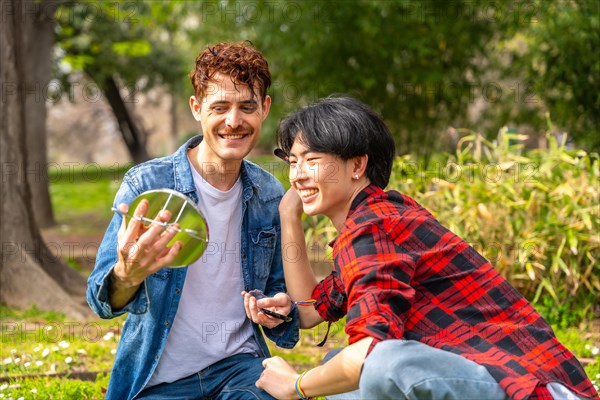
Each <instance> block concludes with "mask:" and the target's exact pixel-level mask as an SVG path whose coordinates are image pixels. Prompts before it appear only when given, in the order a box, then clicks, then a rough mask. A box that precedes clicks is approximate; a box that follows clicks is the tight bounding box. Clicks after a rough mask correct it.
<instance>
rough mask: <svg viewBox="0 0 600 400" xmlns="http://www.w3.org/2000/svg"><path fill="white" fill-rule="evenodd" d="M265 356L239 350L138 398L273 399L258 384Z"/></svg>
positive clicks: (175, 399)
mask: <svg viewBox="0 0 600 400" xmlns="http://www.w3.org/2000/svg"><path fill="white" fill-rule="evenodd" d="M263 360H264V358H262V357H255V356H253V355H250V354H236V355H234V356H231V357H228V358H226V359H224V360H221V361H219V362H217V363H215V364H213V365H211V366H210V367H206V368H205V369H203V370H202V371H200V372H198V373H196V374H193V375H190V376H188V377H187V378H183V379H180V380H178V381H175V382H172V383H162V384H160V385H156V386H152V387H150V388H148V389H145V390H143V391H142V392H141V393H140V394H139V395H138V396H137V397H136V399H149V400H154V399H156V400H160V399H164V400H166V399H169V400H184V399H185V400H188V399H214V400H217V399H218V400H246V399H273V397H271V396H270V395H269V394H268V393H267V392H265V391H264V390H262V389H259V388H257V387H256V385H255V384H256V381H257V380H258V378H259V376H260V374H261V373H262V371H263V366H262V361H263Z"/></svg>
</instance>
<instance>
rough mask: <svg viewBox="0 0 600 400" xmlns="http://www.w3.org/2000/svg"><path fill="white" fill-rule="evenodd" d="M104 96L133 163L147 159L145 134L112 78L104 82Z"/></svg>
mask: <svg viewBox="0 0 600 400" xmlns="http://www.w3.org/2000/svg"><path fill="white" fill-rule="evenodd" d="M92 78H93V76H92ZM104 95H105V96H106V99H107V100H108V104H109V105H110V107H111V108H112V110H113V113H114V115H115V117H116V118H117V122H118V123H119V129H120V131H121V135H122V136H123V140H124V141H125V145H126V146H127V149H128V150H129V154H130V155H131V158H132V159H133V162H134V163H136V164H138V163H141V162H144V161H146V160H148V159H149V156H148V152H147V151H146V133H145V132H144V131H143V130H142V129H141V128H139V127H138V125H137V124H136V123H135V121H134V119H133V117H132V116H131V113H130V112H129V110H128V109H127V107H126V105H125V101H124V100H123V97H121V92H120V91H119V86H118V85H117V82H115V79H114V78H113V77H112V76H109V77H108V78H106V79H105V80H104Z"/></svg>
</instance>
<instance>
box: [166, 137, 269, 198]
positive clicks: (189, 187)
mask: <svg viewBox="0 0 600 400" xmlns="http://www.w3.org/2000/svg"><path fill="white" fill-rule="evenodd" d="M202 139H203V136H201V135H200V136H194V137H193V138H191V139H189V140H188V141H187V142H186V143H185V144H184V145H183V146H181V147H180V148H179V149H178V150H177V152H175V154H174V155H173V167H174V170H175V171H174V178H175V190H177V191H178V192H181V193H184V194H186V195H188V196H191V197H192V198H193V200H194V201H196V202H197V201H198V195H197V194H196V186H195V185H194V179H193V177H192V170H191V168H192V166H191V164H190V163H189V161H188V159H187V151H188V150H190V149H193V148H194V147H196V146H198V145H199V144H200V143H201V142H202ZM248 163H249V161H246V160H242V165H241V170H240V174H241V179H242V187H243V192H242V200H243V201H244V202H247V201H249V200H250V199H251V198H252V196H253V195H254V190H256V191H257V192H258V191H260V186H261V185H260V179H259V177H258V176H257V175H258V174H257V173H256V171H254V170H253V169H251V168H248Z"/></svg>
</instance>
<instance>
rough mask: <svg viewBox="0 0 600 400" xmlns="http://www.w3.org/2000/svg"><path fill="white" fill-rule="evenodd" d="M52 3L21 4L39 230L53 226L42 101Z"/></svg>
mask: <svg viewBox="0 0 600 400" xmlns="http://www.w3.org/2000/svg"><path fill="white" fill-rule="evenodd" d="M56 7H57V3H56V2H48V3H45V4H44V7H43V9H42V8H41V7H39V3H37V2H36V1H33V0H28V1H26V2H25V10H26V12H28V14H27V15H26V17H27V18H25V19H24V20H23V24H24V26H23V28H24V30H25V31H26V32H28V34H27V35H26V36H25V38H23V39H24V40H25V43H24V44H25V48H24V52H23V56H24V58H25V63H24V66H23V67H24V68H25V70H26V72H25V89H26V91H25V98H26V100H25V101H26V105H25V109H26V110H27V124H26V130H27V132H26V136H25V137H26V144H27V154H28V157H27V170H26V172H27V180H28V181H29V186H30V187H31V195H32V200H33V212H34V216H35V221H36V222H37V224H38V225H39V226H40V227H41V228H46V227H49V226H52V225H54V224H55V221H54V213H53V212H52V202H51V200H50V190H49V182H48V168H47V165H48V160H47V146H46V141H47V140H46V137H47V135H46V98H47V96H48V83H49V82H50V73H51V63H50V60H51V59H52V49H53V46H54V27H55V21H54V19H53V16H54V12H55V10H56Z"/></svg>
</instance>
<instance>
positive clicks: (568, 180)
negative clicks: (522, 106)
mask: <svg viewBox="0 0 600 400" xmlns="http://www.w3.org/2000/svg"><path fill="white" fill-rule="evenodd" d="M524 139H525V137H524V136H523V135H518V134H514V133H507V131H506V130H502V131H501V132H500V134H499V136H498V139H497V141H495V142H490V141H487V140H485V139H484V138H483V137H482V136H481V135H479V134H475V133H472V132H470V133H469V134H468V135H466V136H465V137H463V138H462V139H461V141H460V145H459V148H458V150H457V152H456V155H454V156H453V157H450V158H449V159H448V161H447V162H446V164H445V165H444V164H437V165H433V166H430V167H429V168H428V169H427V170H426V171H423V170H421V169H420V168H419V165H418V164H415V163H414V162H413V161H412V160H411V158H410V157H409V156H405V157H402V158H399V159H398V161H397V163H396V169H395V173H394V174H393V179H392V180H391V182H390V186H389V187H390V188H394V189H398V190H400V191H402V192H404V193H406V194H408V195H410V196H412V197H414V198H415V199H416V200H417V201H418V202H419V203H421V204H422V205H423V206H425V207H426V208H427V209H429V210H430V211H431V212H433V214H434V215H435V216H436V217H437V218H438V220H439V221H440V222H441V223H442V224H443V225H445V226H447V227H448V228H449V229H450V230H452V231H453V232H455V233H457V234H458V235H459V236H461V237H463V238H466V239H467V240H468V241H469V242H470V243H471V245H473V246H474V247H475V248H476V249H477V250H478V251H479V252H480V253H482V254H483V255H484V256H485V257H486V258H488V259H489V260H490V261H491V262H492V264H494V265H495V267H496V268H497V269H498V270H499V271H500V272H501V273H502V274H503V275H504V276H505V277H506V278H507V279H508V280H509V281H510V282H511V283H512V284H513V285H514V286H515V287H516V288H517V289H518V290H519V291H521V292H522V293H523V294H524V295H525V296H526V297H527V298H529V299H530V300H532V301H533V303H536V304H537V305H539V306H541V307H542V308H546V311H547V313H546V317H548V318H549V319H550V320H551V321H554V322H559V321H557V320H556V318H558V319H560V318H563V316H564V317H566V318H571V317H575V316H576V320H577V322H580V321H581V320H582V319H583V318H585V317H588V316H592V315H593V314H594V313H598V312H600V310H599V309H598V308H599V307H600V304H599V303H598V299H599V294H600V264H599V263H598V259H599V258H600V239H599V237H598V235H597V232H598V231H599V228H600V215H599V214H598V205H599V200H598V199H599V195H600V188H599V187H598V179H599V178H600V171H599V168H600V166H599V165H600V164H599V158H598V154H594V153H591V154H589V153H586V152H584V151H582V150H580V151H569V150H567V148H566V147H565V143H564V141H565V140H566V138H564V137H563V142H560V143H559V142H557V139H556V138H555V137H554V136H552V135H550V136H549V137H548V141H549V143H550V147H549V148H548V149H537V150H532V151H529V152H525V151H524V150H523V145H522V144H521V141H522V140H524ZM541 299H545V300H543V301H542V300H541ZM550 299H551V301H550ZM592 307H595V309H593V308H592ZM551 310H560V311H564V312H565V313H566V314H563V315H562V316H561V315H556V314H555V313H554V312H551ZM569 316H570V317H569ZM571 322H575V321H571Z"/></svg>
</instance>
